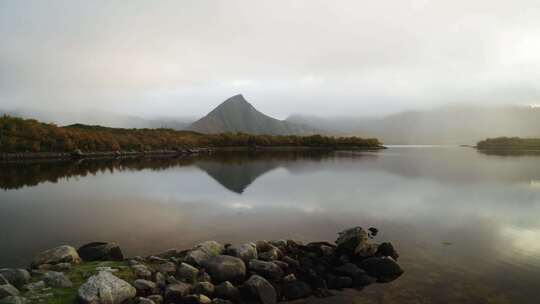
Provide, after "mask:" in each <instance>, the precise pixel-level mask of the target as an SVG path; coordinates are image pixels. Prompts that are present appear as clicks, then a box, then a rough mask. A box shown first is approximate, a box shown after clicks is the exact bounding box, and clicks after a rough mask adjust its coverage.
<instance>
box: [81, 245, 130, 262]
mask: <svg viewBox="0 0 540 304" xmlns="http://www.w3.org/2000/svg"><path fill="white" fill-rule="evenodd" d="M77 252H78V253H79V256H80V257H81V258H82V259H83V260H84V261H122V260H124V254H123V253H122V250H121V249H120V246H118V244H116V243H106V242H93V243H89V244H86V245H83V246H81V247H80V248H79V249H78V250H77Z"/></svg>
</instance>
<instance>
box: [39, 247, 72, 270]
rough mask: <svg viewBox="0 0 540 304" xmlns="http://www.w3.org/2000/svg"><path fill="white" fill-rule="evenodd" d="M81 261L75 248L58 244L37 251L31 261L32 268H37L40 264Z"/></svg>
mask: <svg viewBox="0 0 540 304" xmlns="http://www.w3.org/2000/svg"><path fill="white" fill-rule="evenodd" d="M80 262H81V258H80V257H79V254H78V253H77V250H75V248H73V247H71V246H66V245H64V246H59V247H56V248H52V249H49V250H45V251H43V252H41V253H39V254H38V255H37V256H36V257H35V258H34V260H33V261H32V264H31V266H32V268H37V267H38V266H39V265H42V264H52V265H55V264H60V263H72V264H78V263H80Z"/></svg>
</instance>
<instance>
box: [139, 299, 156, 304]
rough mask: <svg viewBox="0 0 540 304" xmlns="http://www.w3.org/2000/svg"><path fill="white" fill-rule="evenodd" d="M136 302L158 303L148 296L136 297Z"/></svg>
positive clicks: (143, 303)
mask: <svg viewBox="0 0 540 304" xmlns="http://www.w3.org/2000/svg"><path fill="white" fill-rule="evenodd" d="M135 304H156V303H155V302H154V301H152V300H151V299H148V298H143V297H138V298H135Z"/></svg>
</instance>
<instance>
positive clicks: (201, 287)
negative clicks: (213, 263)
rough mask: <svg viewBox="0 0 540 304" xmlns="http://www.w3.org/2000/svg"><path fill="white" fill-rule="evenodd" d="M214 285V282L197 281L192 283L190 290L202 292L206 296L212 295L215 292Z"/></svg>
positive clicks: (197, 292)
mask: <svg viewBox="0 0 540 304" xmlns="http://www.w3.org/2000/svg"><path fill="white" fill-rule="evenodd" d="M215 289H216V288H215V286H214V284H212V283H210V282H198V283H196V284H195V285H193V290H192V292H193V293H194V294H202V295H205V296H207V297H212V296H213V295H214V292H215Z"/></svg>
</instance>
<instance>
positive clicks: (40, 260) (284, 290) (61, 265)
mask: <svg viewBox="0 0 540 304" xmlns="http://www.w3.org/2000/svg"><path fill="white" fill-rule="evenodd" d="M376 233H377V230H376V229H375V228H370V229H368V230H367V231H366V230H364V229H363V228H361V227H354V228H351V229H347V230H344V231H342V232H340V233H339V234H338V238H337V240H336V241H335V243H329V242H314V243H308V244H303V243H301V242H297V241H292V240H276V241H257V242H253V243H244V244H233V245H232V244H225V245H222V244H220V243H218V242H215V241H207V242H203V243H201V244H198V245H197V246H195V247H193V248H191V249H188V250H176V249H170V250H168V251H166V252H164V253H161V254H158V255H154V256H148V257H141V256H135V257H129V258H125V257H124V254H123V253H122V250H121V249H120V247H119V246H118V245H117V244H115V243H106V242H94V243H89V244H86V245H84V246H82V247H80V248H79V249H78V250H77V249H75V248H73V247H71V246H60V247H56V248H52V249H49V250H46V251H44V252H41V253H39V254H38V255H37V256H36V257H35V258H34V259H33V261H32V263H31V265H30V266H29V268H28V269H15V268H4V269H0V303H1V304H17V303H81V304H101V303H103V304H120V303H130V304H131V303H132V304H161V303H164V304H168V303H174V304H176V303H179V304H191V303H200V304H202V303H215V304H227V303H262V304H273V303H277V302H280V301H292V300H297V299H302V298H308V297H331V296H332V295H334V293H335V292H336V290H341V289H344V288H356V289H358V290H361V289H362V288H364V287H366V286H368V285H370V284H373V283H376V282H378V283H384V282H390V281H393V280H395V279H397V278H398V277H399V276H401V274H403V269H402V268H401V267H400V266H399V264H398V263H397V259H398V257H399V255H398V253H397V252H396V250H395V249H394V247H393V246H392V244H391V243H381V244H377V243H374V242H373V241H372V240H371V239H372V238H373V237H374V236H375V235H376Z"/></svg>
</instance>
